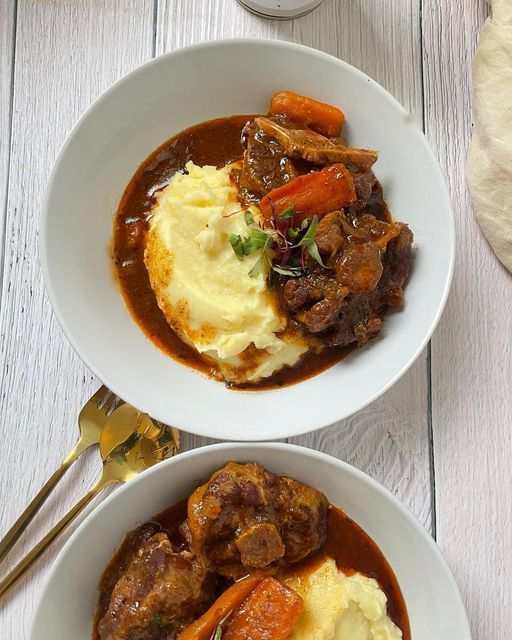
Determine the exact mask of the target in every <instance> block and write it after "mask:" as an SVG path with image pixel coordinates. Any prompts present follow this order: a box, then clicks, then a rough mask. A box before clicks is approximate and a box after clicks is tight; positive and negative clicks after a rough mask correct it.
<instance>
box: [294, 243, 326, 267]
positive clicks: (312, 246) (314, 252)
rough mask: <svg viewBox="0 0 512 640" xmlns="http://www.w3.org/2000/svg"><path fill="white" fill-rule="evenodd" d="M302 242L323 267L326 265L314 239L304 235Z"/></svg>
mask: <svg viewBox="0 0 512 640" xmlns="http://www.w3.org/2000/svg"><path fill="white" fill-rule="evenodd" d="M300 244H301V245H302V246H304V247H306V251H307V252H308V253H309V255H310V256H311V257H312V258H314V259H315V260H316V261H317V262H318V264H320V265H322V267H325V264H324V263H323V261H322V258H321V256H320V253H319V252H318V247H317V244H316V242H315V241H314V240H312V239H311V238H306V237H304V238H302V240H301V241H300Z"/></svg>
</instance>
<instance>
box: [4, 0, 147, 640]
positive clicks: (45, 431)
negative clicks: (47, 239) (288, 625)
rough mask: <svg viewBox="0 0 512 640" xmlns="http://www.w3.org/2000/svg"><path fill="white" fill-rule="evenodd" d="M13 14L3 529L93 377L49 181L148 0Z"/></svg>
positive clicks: (63, 449) (142, 26)
mask: <svg viewBox="0 0 512 640" xmlns="http://www.w3.org/2000/svg"><path fill="white" fill-rule="evenodd" d="M2 7H3V0H2ZM2 10H3V8H2ZM17 17H18V24H17V34H16V36H17V37H16V62H15V75H14V82H15V91H14V109H13V123H12V153H11V160H10V167H11V168H10V184H9V197H8V202H7V220H6V238H5V241H6V242H5V263H4V264H5V269H4V278H3V300H2V314H1V318H0V362H1V364H2V369H1V374H0V375H1V379H0V388H1V390H2V399H1V406H0V429H1V432H2V439H3V441H6V442H7V443H8V452H6V451H5V450H3V452H2V454H1V464H0V504H1V505H2V507H1V510H0V517H1V523H0V530H1V531H2V532H4V531H5V530H6V529H7V527H8V525H9V524H10V523H12V521H13V520H14V519H15V517H16V516H17V515H18V514H19V512H20V510H21V509H22V507H23V505H25V504H26V503H27V502H28V500H29V498H30V497H31V496H33V495H34V494H35V493H36V491H37V490H38V489H39V487H40V486H41V485H42V484H43V482H44V481H45V480H46V479H47V477H48V476H49V474H50V472H51V471H52V470H53V469H55V468H57V466H58V464H59V463H60V461H61V460H62V458H63V457H64V455H65V454H66V453H67V452H68V451H69V449H70V448H71V446H72V445H73V444H74V441H75V440H76V438H77V435H78V434H77V428H76V415H77V408H78V407H80V406H81V405H82V404H83V402H84V400H85V399H86V398H87V397H88V396H89V395H90V392H91V389H92V388H94V387H96V386H97V384H98V383H97V381H96V380H93V379H92V376H91V374H90V373H89V372H88V371H87V369H86V368H85V366H84V365H83V364H82V362H81V361H80V359H79V358H78V356H77V355H76V354H75V353H74V352H73V350H72V349H71V347H70V346H69V344H68V342H67V341H66V339H65V338H64V336H63V334H62V331H61V330H60V327H59V326H58V324H57V322H56V320H55V318H54V316H53V314H52V311H51V309H50V306H49V303H48V300H47V298H46V294H45V292H44V286H43V282H42V277H41V274H40V270H39V264H38V259H37V242H36V240H37V225H38V218H39V212H40V208H41V202H42V198H43V195H44V191H45V187H46V182H47V179H48V175H49V172H50V170H51V167H52V165H53V162H54V160H55V158H56V155H57V153H58V150H59V148H60V146H61V144H62V143H63V141H64V139H65V137H66V135H67V134H68V132H69V130H70V129H71V127H72V126H73V125H74V123H75V122H76V120H77V119H78V117H79V116H80V115H81V114H82V112H83V111H84V110H85V109H86V108H87V107H89V105H90V104H91V102H92V101H93V100H94V99H95V98H96V97H97V96H99V95H100V94H101V93H102V92H103V91H104V90H105V89H107V88H108V87H109V86H110V85H111V84H112V83H113V82H115V81H116V80H117V79H118V78H119V77H121V76H122V75H124V74H125V73H127V72H128V71H130V70H131V69H133V68H134V67H137V66H138V65H140V64H141V63H142V62H144V61H145V60H147V59H148V58H150V57H151V54H152V45H153V37H152V33H153V0H116V1H113V0H109V1H108V2H104V1H103V0H73V2H61V0H45V1H44V2H41V1H40V0H18V16H17ZM2 30H3V23H2ZM97 469H98V460H97V458H96V454H91V455H89V456H87V457H86V458H85V459H84V460H82V461H80V462H78V463H77V465H76V467H75V468H74V469H73V470H72V471H70V472H69V476H68V477H67V478H66V481H65V482H64V483H63V486H62V487H61V489H60V491H59V492H58V493H57V495H55V496H53V497H52V499H51V501H50V502H49V503H48V509H47V510H46V511H45V512H44V515H42V516H41V517H40V518H38V519H37V520H36V521H35V523H34V526H33V528H32V529H31V532H30V534H29V535H27V536H26V538H24V540H23V543H22V544H20V545H18V546H17V554H19V553H20V552H23V551H28V549H29V548H30V547H31V546H32V545H33V543H34V542H35V540H36V539H37V538H38V537H40V535H41V533H42V532H43V531H44V530H45V529H46V528H47V527H48V526H49V524H50V522H51V521H54V520H56V519H57V518H58V517H59V516H60V515H62V514H63V513H64V512H65V511H66V510H67V509H68V507H69V506H71V505H72V504H73V503H74V502H76V500H77V499H78V498H79V497H80V496H81V495H82V494H83V492H84V489H85V488H86V486H87V485H88V484H89V483H90V481H91V479H92V477H93V475H94V473H95V471H96V470H97ZM34 532H37V533H34ZM65 538H66V536H65V537H64V538H63V540H62V541H59V543H57V544H56V545H55V548H54V549H53V550H52V551H51V553H48V554H47V555H46V556H45V558H44V559H43V561H42V562H40V563H39V564H38V565H37V567H36V568H35V570H34V571H33V572H31V575H30V576H28V578H27V579H26V580H25V581H24V582H22V583H21V585H20V588H18V589H16V591H14V592H13V594H12V595H11V596H10V598H9V599H8V601H7V602H6V604H5V605H4V606H5V609H4V610H3V611H2V615H1V616H0V637H1V638H5V639H6V640H7V639H9V640H22V639H24V638H26V637H27V634H28V626H29V624H30V622H31V618H32V611H33V608H34V605H35V602H36V601H37V598H38V595H39V587H40V584H41V580H42V579H43V577H44V576H45V574H46V570H47V568H48V566H49V565H50V564H51V562H52V560H53V559H54V558H55V553H56V551H57V550H58V548H59V547H61V546H62V543H63V542H64V540H65ZM14 555H16V554H14ZM8 566H9V563H7V565H4V566H3V568H7V567H8Z"/></svg>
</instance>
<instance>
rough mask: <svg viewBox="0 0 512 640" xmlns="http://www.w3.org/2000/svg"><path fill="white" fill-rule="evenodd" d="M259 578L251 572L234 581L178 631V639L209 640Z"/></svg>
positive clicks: (260, 577)
mask: <svg viewBox="0 0 512 640" xmlns="http://www.w3.org/2000/svg"><path fill="white" fill-rule="evenodd" d="M261 579H262V575H261V574H259V573H253V574H251V575H249V576H247V578H244V579H243V580H239V581H238V582H235V584H233V585H231V586H230V587H229V588H228V589H226V591H224V593H223V594H222V595H220V596H219V597H218V598H217V600H216V601H215V602H214V603H213V605H212V606H211V607H210V608H209V609H208V611H206V612H205V613H203V615H202V616H201V617H200V618H198V619H197V620H195V621H194V622H193V623H192V624H190V625H189V626H188V627H186V629H184V630H183V631H182V632H181V633H180V635H179V636H178V640H210V638H211V637H212V636H213V634H214V632H215V629H216V628H217V627H218V626H219V624H220V623H221V622H222V621H223V620H225V619H226V618H227V616H229V614H230V613H231V612H232V611H234V610H235V609H236V608H237V607H239V606H240V605H241V604H242V603H243V601H244V600H245V599H246V598H247V596H248V595H249V594H250V593H251V591H252V590H253V589H254V587H255V586H256V585H257V584H258V583H259V582H261Z"/></svg>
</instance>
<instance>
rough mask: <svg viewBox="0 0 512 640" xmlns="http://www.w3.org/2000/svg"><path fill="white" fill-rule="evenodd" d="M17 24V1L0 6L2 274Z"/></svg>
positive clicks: (0, 227)
mask: <svg viewBox="0 0 512 640" xmlns="http://www.w3.org/2000/svg"><path fill="white" fill-rule="evenodd" d="M15 20H16V0H4V1H3V2H1V3H0V274H1V273H2V265H3V248H4V231H5V210H6V204H7V203H6V198H7V184H8V179H9V155H10V146H11V106H12V91H13V86H12V70H13V60H14V26H15ZM0 301H1V298H0Z"/></svg>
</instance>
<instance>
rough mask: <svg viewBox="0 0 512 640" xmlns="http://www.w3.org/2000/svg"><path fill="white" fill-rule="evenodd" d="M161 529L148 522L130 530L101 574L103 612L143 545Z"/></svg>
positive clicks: (100, 607)
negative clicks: (120, 579)
mask: <svg viewBox="0 0 512 640" xmlns="http://www.w3.org/2000/svg"><path fill="white" fill-rule="evenodd" d="M159 529H160V527H159V526H158V525H157V524H154V523H152V522H146V523H144V524H143V525H141V526H140V527H139V528H138V529H135V530H134V531H130V532H129V533H128V534H127V536H126V537H125V539H124V540H123V544H122V545H121V547H120V548H119V549H118V550H117V551H116V553H115V554H114V557H113V558H112V560H111V561H110V563H109V565H108V567H107V569H106V570H105V572H104V573H103V575H102V576H101V581H100V584H99V585H98V587H99V589H100V592H101V599H100V603H99V610H100V612H101V613H105V611H106V610H107V608H108V605H109V603H110V597H111V595H112V591H113V589H114V587H115V585H116V583H117V581H118V580H119V578H120V577H121V576H122V575H123V574H124V573H125V571H126V570H127V569H128V567H129V566H130V564H131V562H132V561H133V559H134V558H135V556H136V555H137V552H138V551H139V549H140V548H141V546H142V545H143V544H144V543H145V542H147V541H148V540H149V539H150V538H152V537H153V536H154V535H155V533H157V532H158V531H159Z"/></svg>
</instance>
